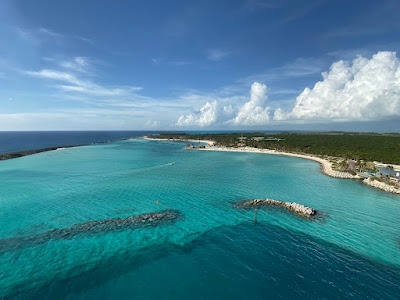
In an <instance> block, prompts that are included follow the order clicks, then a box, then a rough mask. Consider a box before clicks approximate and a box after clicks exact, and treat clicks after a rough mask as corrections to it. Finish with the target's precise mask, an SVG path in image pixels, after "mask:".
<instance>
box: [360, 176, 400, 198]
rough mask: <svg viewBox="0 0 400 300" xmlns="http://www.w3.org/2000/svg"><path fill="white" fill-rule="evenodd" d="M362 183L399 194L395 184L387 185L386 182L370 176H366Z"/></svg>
mask: <svg viewBox="0 0 400 300" xmlns="http://www.w3.org/2000/svg"><path fill="white" fill-rule="evenodd" d="M363 183H365V184H366V185H369V186H372V187H375V188H378V189H381V190H383V191H385V192H389V193H394V194H399V195H400V188H397V187H395V186H392V185H389V184H387V183H384V182H382V181H379V180H372V179H371V178H367V179H364V180H363Z"/></svg>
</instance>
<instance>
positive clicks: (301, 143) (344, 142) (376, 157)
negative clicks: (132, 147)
mask: <svg viewBox="0 0 400 300" xmlns="http://www.w3.org/2000/svg"><path fill="white" fill-rule="evenodd" d="M242 135H243V137H245V138H246V140H245V141H244V142H245V143H246V145H247V146H250V147H256V148H269V149H276V150H281V151H290V152H301V153H309V154H314V155H328V156H335V157H343V158H345V159H354V160H356V161H359V160H364V161H380V162H383V163H388V164H400V134H397V133H390V134H378V133H344V132H322V133H285V132H282V133H279V134H268V133H267V134H265V133H260V132H254V133H243V134H242V133H221V134H183V133H161V134H160V136H158V137H160V138H185V139H210V140H214V141H215V142H216V144H217V145H221V146H227V147H235V146H237V144H238V142H239V139H238V138H239V137H241V136H242ZM253 137H264V138H265V139H264V140H261V141H256V140H253V139H252V138H253ZM361 167H363V166H361ZM365 167H366V169H367V166H365ZM368 167H369V166H368Z"/></svg>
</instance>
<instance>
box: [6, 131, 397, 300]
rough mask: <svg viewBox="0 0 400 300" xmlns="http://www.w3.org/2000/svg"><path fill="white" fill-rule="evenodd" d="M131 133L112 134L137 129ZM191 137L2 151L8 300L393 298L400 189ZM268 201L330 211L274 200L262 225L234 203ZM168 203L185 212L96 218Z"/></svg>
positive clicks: (262, 215)
mask: <svg viewBox="0 0 400 300" xmlns="http://www.w3.org/2000/svg"><path fill="white" fill-rule="evenodd" d="M123 134H127V136H120V135H119V134H118V135H115V134H112V136H107V138H106V140H114V139H115V137H116V136H119V137H118V138H123V137H128V136H137V135H139V134H137V135H135V134H131V133H129V134H128V133H127V132H125V133H123ZM83 135H84V134H83ZM88 135H90V133H86V137H85V139H86V140H90V139H92V137H90V138H89V137H88ZM102 138H103V139H104V135H103V137H101V138H100V140H98V141H101V139H102ZM46 143H47V142H46ZM51 143H52V142H51V141H50V144H51ZM53 143H54V142H53ZM70 143H71V144H81V143H83V142H77V141H76V140H75V139H74V138H71V139H70ZM44 144H45V143H44V142H43V140H42V142H39V143H38V142H35V148H36V145H37V146H38V147H37V148H43V146H41V145H44ZM50 144H48V143H47V144H46V145H50ZM61 145H65V143H64V142H62V143H61V142H60V144H59V146H61ZM50 146H58V145H53V144H52V145H50ZM184 146H185V143H182V142H166V141H149V140H143V139H140V138H135V139H130V140H122V141H117V142H112V143H106V144H95V145H88V146H82V147H75V148H67V149H62V150H57V151H51V152H44V153H40V154H35V155H31V156H25V157H22V158H18V159H13V160H7V161H1V162H0V191H1V193H0V299H1V298H4V299H188V298H189V299H205V298H207V299H268V298H280V299H299V298H306V299H346V298H355V299H398V295H399V294H400V213H399V212H400V197H399V196H398V195H392V194H388V193H385V192H383V191H380V190H376V189H374V188H371V187H368V186H365V185H363V184H362V183H360V182H357V181H354V180H343V179H336V178H330V177H328V176H325V175H323V174H322V173H321V171H320V167H319V164H318V163H316V162H313V161H309V160H304V159H300V158H294V157H285V156H277V155H267V154H257V153H255V154H253V153H227V152H214V151H209V152H208V151H190V150H184ZM1 147H3V148H2V149H4V145H2V146H1ZM18 147H21V145H19V146H18ZM46 147H47V146H46ZM14 148H15V146H14ZM8 149H10V146H8ZM19 150H22V149H19ZM3 151H4V150H3ZM266 197H268V198H271V199H276V200H282V201H295V202H297V203H300V204H304V205H306V206H310V207H313V208H315V209H317V210H318V211H320V212H321V213H320V214H319V215H318V216H317V217H316V218H312V219H307V218H304V217H299V216H297V215H295V214H294V213H291V212H288V211H286V210H284V209H280V208H277V207H269V208H264V209H259V210H258V222H257V223H255V222H254V211H252V210H250V211H246V210H241V209H238V208H236V207H235V206H234V204H235V203H237V202H239V201H244V200H249V199H258V198H266ZM166 210H174V211H178V212H179V214H180V216H181V217H179V218H178V219H176V220H175V221H174V222H165V223H163V222H160V223H157V224H155V225H151V226H137V227H129V228H124V227H121V228H120V229H119V230H111V228H112V227H110V226H108V227H107V226H106V227H101V230H100V231H99V230H90V228H93V226H94V225H93V224H94V223H87V222H90V221H99V220H111V221H107V222H108V223H107V224H109V223H112V222H114V221H118V222H119V223H121V220H122V219H123V218H129V217H130V216H136V215H141V214H145V213H150V212H163V211H166ZM77 224H88V225H87V226H89V227H87V226H86V225H85V226H86V227H85V228H89V230H80V231H79V230H77V228H81V227H79V225H78V226H77ZM96 224H97V223H96ZM91 226H92V227H91ZM59 229H69V231H60V230H59ZM60 232H62V233H60ZM66 232H67V233H68V234H67V233H66ZM72 233H73V234H72Z"/></svg>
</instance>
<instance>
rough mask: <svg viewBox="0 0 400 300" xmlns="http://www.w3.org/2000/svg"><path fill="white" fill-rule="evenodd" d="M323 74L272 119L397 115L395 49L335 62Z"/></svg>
mask: <svg viewBox="0 0 400 300" xmlns="http://www.w3.org/2000/svg"><path fill="white" fill-rule="evenodd" d="M322 77H323V80H322V81H319V82H317V83H316V84H315V86H314V88H313V89H309V88H306V89H304V91H303V92H302V93H301V94H300V95H299V96H298V97H297V98H296V102H295V105H294V108H293V109H292V110H291V111H288V112H284V111H282V110H281V109H277V110H276V111H275V113H274V120H275V121H283V120H288V121H290V120H303V121H322V122H329V121H373V120H382V119H384V118H387V117H398V116H400V60H399V59H398V58H397V57H396V53H395V52H378V53H376V54H375V55H373V56H372V58H371V59H367V58H364V57H361V56H360V57H358V58H356V59H354V60H353V61H352V62H351V63H349V62H345V61H342V60H341V61H338V62H335V63H333V64H332V66H331V67H330V70H329V72H324V73H322Z"/></svg>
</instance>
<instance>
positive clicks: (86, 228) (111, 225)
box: [0, 210, 182, 251]
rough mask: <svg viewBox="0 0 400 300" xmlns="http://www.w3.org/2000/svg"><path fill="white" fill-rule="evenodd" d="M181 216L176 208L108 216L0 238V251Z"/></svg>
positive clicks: (112, 230)
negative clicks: (24, 234) (32, 233)
mask: <svg viewBox="0 0 400 300" xmlns="http://www.w3.org/2000/svg"><path fill="white" fill-rule="evenodd" d="M180 218H182V215H181V213H180V212H179V211H177V210H164V211H160V212H152V213H146V214H142V215H137V216H130V217H127V218H110V219H104V220H98V221H89V222H85V223H79V224H75V225H73V226H71V227H67V228H60V229H58V228H57V229H52V230H50V231H47V232H44V233H41V234H37V235H30V236H20V237H11V238H5V239H0V251H14V250H18V249H21V248H23V247H32V246H36V245H40V244H44V243H46V242H48V241H50V240H68V239H72V238H74V237H76V236H78V235H85V236H88V235H94V234H105V233H109V232H115V231H123V230H128V229H130V230H133V229H136V228H142V227H147V226H159V225H165V224H172V223H174V222H176V221H177V220H179V219H180Z"/></svg>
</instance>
